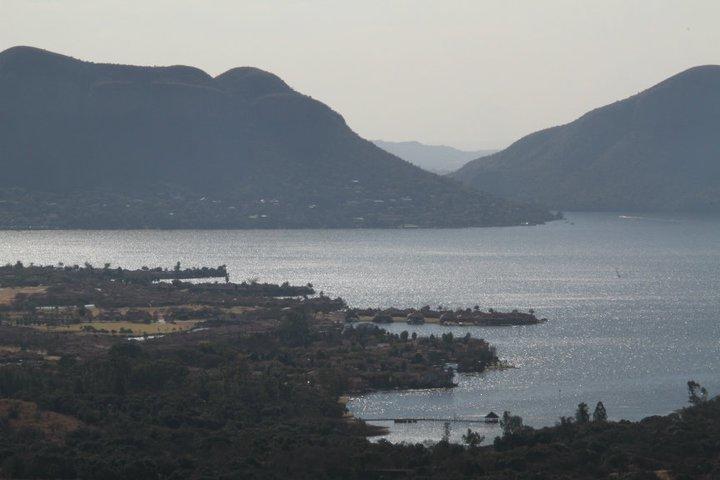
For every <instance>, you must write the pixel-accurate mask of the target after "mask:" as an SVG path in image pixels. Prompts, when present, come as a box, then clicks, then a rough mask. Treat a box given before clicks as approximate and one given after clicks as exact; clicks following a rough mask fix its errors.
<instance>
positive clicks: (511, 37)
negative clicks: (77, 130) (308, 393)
mask: <svg viewBox="0 0 720 480" xmlns="http://www.w3.org/2000/svg"><path fill="white" fill-rule="evenodd" d="M13 45H32V46H37V47H42V48H46V49H48V50H53V51H57V52H60V53H64V54H68V55H72V56H75V57H79V58H82V59H86V60H93V61H102V62H114V63H132V64H146V65H168V64H187V65H194V66H198V67H200V68H202V69H204V70H206V71H207V72H208V73H210V74H212V75H216V74H219V73H222V72H223V71H225V70H227V69H229V68H231V67H234V66H240V65H252V66H256V67H260V68H263V69H266V70H270V71H272V72H274V73H276V74H278V75H280V76H281V77H282V78H283V79H284V80H285V81H287V82H288V83H289V84H290V85H291V86H292V87H294V88H295V89H297V90H299V91H301V92H303V93H306V94H308V95H312V96H313V97H315V98H317V99H319V100H321V101H323V102H325V103H327V104H329V105H330V106H331V107H333V108H334V109H335V110H337V111H338V112H340V113H341V114H342V115H343V116H344V117H345V119H346V120H347V122H348V123H349V124H350V126H351V127H352V128H353V129H355V130H356V131H357V132H358V133H360V134H361V135H363V136H364V137H367V138H383V139H387V140H419V141H422V142H426V143H444V144H449V145H453V146H457V147H464V148H486V147H487V148H492V147H502V146H505V145H507V144H509V143H511V142H512V141H514V140H516V139H518V138H519V137H521V136H523V135H525V134H527V133H530V132H532V131H535V130H538V129H541V128H545V127H548V126H551V125H556V124H560V123H565V122H568V121H571V120H573V119H574V118H576V117H577V116H579V115H580V114H582V113H584V112H585V111H587V110H588V109H591V108H594V107H597V106H601V105H604V104H606V103H609V102H612V101H614V100H617V99H621V98H624V97H627V96H629V95H632V94H633V93H636V92H638V91H640V90H643V89H644V88H646V87H649V86H650V85H652V84H654V83H657V82H658V81H660V80H662V79H664V78H665V77H668V76H670V75H672V74H674V73H677V72H679V71H681V70H683V69H685V68H688V67H691V66H694V65H700V64H709V63H716V64H718V63H720V0H677V1H662V0H602V1H591V0H575V1H570V0H542V1H540V0H536V1H529V0H528V1H519V0H516V1H512V0H497V1H484V0H475V1H451V0H443V1H420V0H414V1H391V0H384V1H376V0H361V1H352V2H351V1H341V0H333V1H329V0H328V1H326V0H322V1H320V0H318V1H300V0H295V1H292V0H287V1H272V0H263V1H253V2H250V1H238V0H235V1H209V0H206V1H200V0H195V1H189V0H144V1H132V0H122V1H116V0H0V50H4V49H5V48H7V47H11V46H13Z"/></svg>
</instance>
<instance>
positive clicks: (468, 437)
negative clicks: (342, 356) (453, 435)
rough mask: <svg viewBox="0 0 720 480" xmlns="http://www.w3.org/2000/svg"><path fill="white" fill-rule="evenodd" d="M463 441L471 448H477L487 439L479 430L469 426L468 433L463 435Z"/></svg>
mask: <svg viewBox="0 0 720 480" xmlns="http://www.w3.org/2000/svg"><path fill="white" fill-rule="evenodd" d="M462 440H463V443H465V444H466V445H467V446H468V447H470V448H477V447H479V446H480V444H481V443H482V442H483V440H485V437H484V436H482V435H480V434H479V433H478V432H473V431H472V430H470V429H469V428H468V430H467V433H466V434H465V435H463V436H462Z"/></svg>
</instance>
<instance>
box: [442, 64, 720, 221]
mask: <svg viewBox="0 0 720 480" xmlns="http://www.w3.org/2000/svg"><path fill="white" fill-rule="evenodd" d="M719 131H720V66H717V65H708V66H701V67H696V68H692V69H689V70H687V71H684V72H682V73H679V74H677V75H675V76H673V77H671V78H669V79H667V80H665V81H663V82H661V83H659V84H657V85H655V86H654V87H652V88H650V89H648V90H645V91H643V92H641V93H639V94H637V95H634V96H632V97H630V98H627V99H625V100H622V101H618V102H615V103H613V104H611V105H607V106H605V107H602V108H598V109H596V110H593V111H591V112H589V113H587V114H585V115H583V116H582V117H580V118H579V119H577V120H575V121H574V122H572V123H569V124H567V125H562V126H558V127H553V128H549V129H547V130H542V131H539V132H536V133H533V134H531V135H528V136H526V137H524V138H522V139H520V140H518V141H517V142H515V143H514V144H512V145H511V146H510V147H508V148H507V149H506V150H503V151H502V152H499V153H497V154H495V155H492V156H490V157H487V158H483V159H480V160H475V161H472V162H470V163H468V164H467V165H465V166H464V167H462V168H461V169H459V170H458V171H457V172H455V173H453V174H452V175H451V176H452V177H454V178H456V179H458V180H461V181H464V182H466V183H467V184H469V185H473V186H475V187H477V188H479V189H483V190H486V191H488V192H492V193H495V194H498V195H507V196H508V197H511V198H514V199H517V200H524V201H540V202H543V203H544V204H545V205H547V206H548V207H551V208H559V209H564V210H631V211H709V212H718V211H720V136H719V135H718V132H719Z"/></svg>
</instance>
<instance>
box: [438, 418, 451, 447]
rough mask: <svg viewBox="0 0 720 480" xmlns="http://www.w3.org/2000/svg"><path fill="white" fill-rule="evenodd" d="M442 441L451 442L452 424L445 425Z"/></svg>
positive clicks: (446, 423)
mask: <svg viewBox="0 0 720 480" xmlns="http://www.w3.org/2000/svg"><path fill="white" fill-rule="evenodd" d="M440 441H441V442H443V443H448V442H450V422H445V423H443V435H442V439H441V440H440Z"/></svg>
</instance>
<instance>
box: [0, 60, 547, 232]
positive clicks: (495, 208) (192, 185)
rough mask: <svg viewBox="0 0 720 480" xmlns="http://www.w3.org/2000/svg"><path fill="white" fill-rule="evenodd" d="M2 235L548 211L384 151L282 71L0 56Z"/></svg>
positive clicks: (468, 219) (388, 221)
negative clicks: (24, 231)
mask: <svg viewBox="0 0 720 480" xmlns="http://www.w3.org/2000/svg"><path fill="white" fill-rule="evenodd" d="M0 168H2V169H3V172H4V175H3V176H2V177H0V189H2V190H3V191H2V192H0V226H1V227H4V228H71V227H72V228H196V227H197V228H321V227H323V228H324V227H327V228H347V227H382V228H388V227H398V226H403V225H417V226H425V227H470V226H489V225H518V224H524V223H531V224H534V223H541V222H543V221H546V220H550V219H552V218H553V217H552V215H550V214H549V213H548V212H547V211H546V210H544V209H541V208H537V207H534V206H530V205H524V204H520V203H516V202H509V201H506V200H502V199H499V198H497V197H495V196H491V195H487V194H484V193H480V192H476V191H475V190H473V189H471V188H468V187H465V186H462V185H461V184H459V183H457V182H455V181H452V180H450V179H445V178H441V177H438V176H437V175H433V174H431V173H428V172H425V171H423V170H420V169H419V168H417V167H414V166H412V165H410V164H409V163H408V162H406V161H404V160H401V159H399V158H397V157H396V156H393V155H391V154H388V153H386V152H384V151H382V150H381V149H379V148H377V147H375V146H374V145H373V144H371V143H370V142H368V141H367V140H364V139H362V138H361V137H360V136H358V135H357V134H356V133H355V132H353V131H352V130H351V129H350V128H349V127H348V125H347V123H346V122H345V120H344V118H343V117H342V115H340V114H339V113H337V112H335V111H334V110H332V109H331V108H330V107H328V106H327V105H325V104H323V103H322V102H319V101H317V100H315V99H313V98H311V97H309V96H306V95H303V94H301V93H299V92H296V91H295V90H293V89H292V88H291V87H290V86H289V85H288V84H287V83H285V82H284V81H283V80H282V79H280V78H279V77H277V76H276V75H274V74H272V73H270V72H265V71H263V70H260V69H257V68H254V67H237V68H232V69H229V70H228V71H226V72H224V73H222V74H220V75H217V76H215V77H211V76H210V75H208V74H207V73H205V72H203V71H202V70H200V69H197V68H195V67H186V66H182V65H175V66H170V67H143V66H132V65H114V64H108V63H91V62H84V61H82V60H78V59H75V58H73V57H68V56H64V55H60V54H55V53H53V52H49V51H46V50H41V49H37V48H34V47H14V48H12V49H9V50H6V51H4V52H2V53H0Z"/></svg>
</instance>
